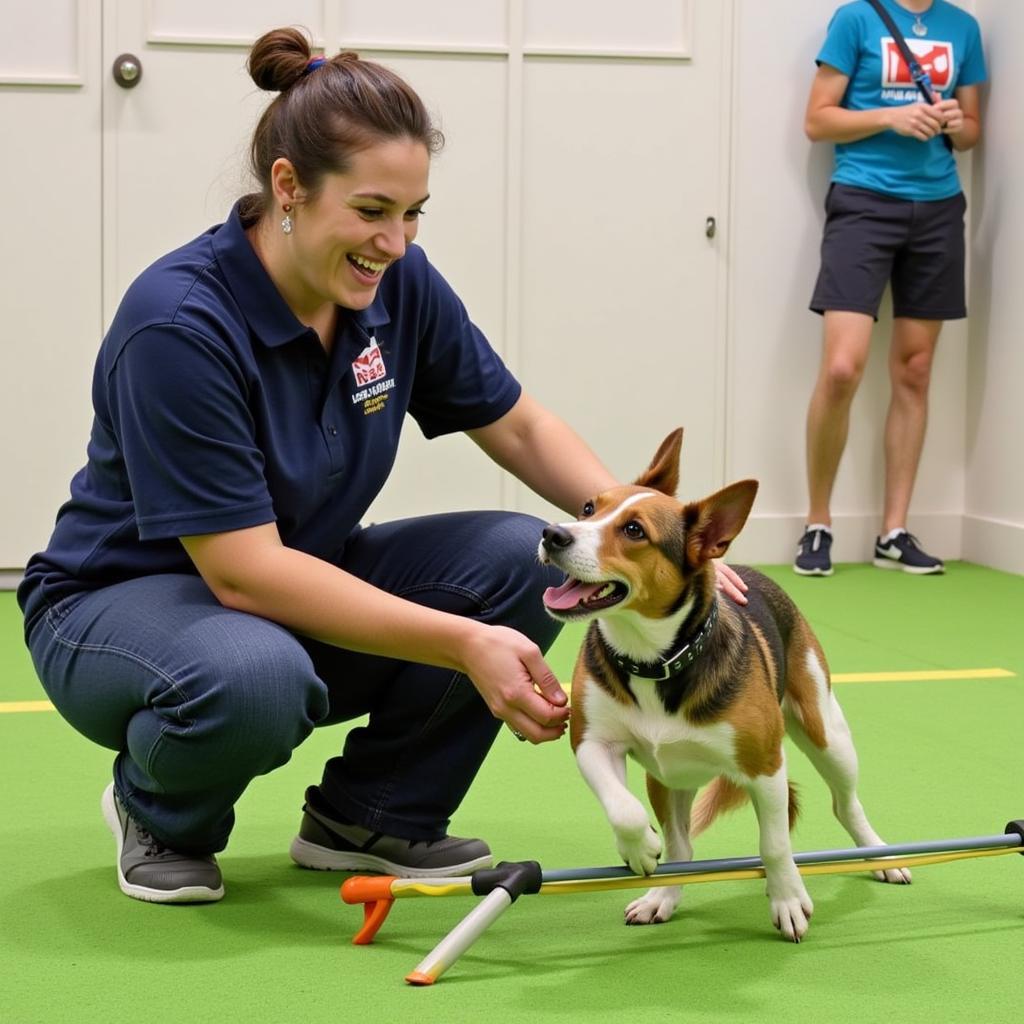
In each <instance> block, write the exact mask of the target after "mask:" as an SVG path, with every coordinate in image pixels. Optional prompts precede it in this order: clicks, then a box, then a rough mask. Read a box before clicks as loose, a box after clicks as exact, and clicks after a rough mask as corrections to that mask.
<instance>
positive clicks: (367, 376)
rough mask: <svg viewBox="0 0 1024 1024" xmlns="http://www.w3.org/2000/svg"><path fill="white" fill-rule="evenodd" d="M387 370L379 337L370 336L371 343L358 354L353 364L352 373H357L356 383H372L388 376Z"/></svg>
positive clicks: (358, 384) (361, 384)
mask: <svg viewBox="0 0 1024 1024" xmlns="http://www.w3.org/2000/svg"><path fill="white" fill-rule="evenodd" d="M387 372H388V371H387V370H386V369H385V368H384V357H383V356H382V355H381V353H380V346H379V345H378V344H377V339H376V338H370V344H369V345H367V346H366V348H364V349H363V351H362V352H360V353H359V355H357V356H356V359H355V362H354V363H353V364H352V373H353V374H354V375H355V378H356V384H357V386H359V387H364V386H365V385H367V384H372V383H373V382H374V381H375V380H380V379H381V377H384V376H386V375H387Z"/></svg>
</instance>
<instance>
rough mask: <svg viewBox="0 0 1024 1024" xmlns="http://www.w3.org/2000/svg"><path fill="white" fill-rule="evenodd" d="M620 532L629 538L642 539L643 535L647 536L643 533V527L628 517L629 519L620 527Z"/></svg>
mask: <svg viewBox="0 0 1024 1024" xmlns="http://www.w3.org/2000/svg"><path fill="white" fill-rule="evenodd" d="M622 532H623V533H624V534H625V535H626V536H627V537H628V538H629V539H630V540H643V539H644V537H646V536H647V534H646V533H644V528H643V527H642V526H641V525H640V524H639V523H638V522H637V521H636V520H635V519H630V521H629V522H628V523H626V525H625V526H624V527H623V528H622Z"/></svg>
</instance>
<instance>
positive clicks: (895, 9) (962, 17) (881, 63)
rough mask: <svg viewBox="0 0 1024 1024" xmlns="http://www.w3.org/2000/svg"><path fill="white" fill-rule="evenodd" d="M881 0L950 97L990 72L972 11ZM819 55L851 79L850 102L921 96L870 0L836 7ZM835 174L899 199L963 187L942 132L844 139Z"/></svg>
mask: <svg viewBox="0 0 1024 1024" xmlns="http://www.w3.org/2000/svg"><path fill="white" fill-rule="evenodd" d="M882 2H883V3H884V4H885V6H886V7H887V8H888V10H889V13H890V14H891V15H892V17H893V20H894V21H895V22H896V24H897V26H898V27H899V29H900V31H901V32H902V33H903V35H904V38H905V39H906V40H907V45H908V46H909V47H910V50H911V52H912V53H913V54H914V55H915V56H916V57H917V60H918V63H920V65H921V66H922V68H924V70H925V71H926V72H928V75H929V76H930V78H931V80H932V88H933V91H934V92H935V93H936V94H937V95H939V96H941V98H943V99H948V98H949V97H951V96H953V95H954V93H955V92H956V89H957V88H958V87H960V86H964V85H976V84H977V83H978V82H983V81H984V80H985V77H986V74H985V57H984V54H983V52H982V48H981V33H980V31H979V30H978V23H977V21H975V20H974V18H973V17H972V16H971V15H970V14H968V13H967V12H966V11H962V10H961V9H960V8H959V7H956V6H955V5H954V4H951V3H947V0H933V2H932V5H931V7H929V8H928V10H927V11H925V12H924V13H923V14H919V15H915V14H913V13H911V12H910V11H908V10H906V9H905V8H903V7H901V6H900V5H899V4H898V3H896V0H882ZM915 24H916V25H917V26H918V30H917V32H915V31H914V26H915ZM922 29H923V30H924V31H923V34H921V33H922ZM817 62H818V63H819V64H828V65H830V66H831V67H834V68H835V69H836V70H837V71H839V72H841V73H842V74H844V75H846V76H847V77H848V78H849V79H850V84H849V86H848V87H847V89H846V94H845V95H844V96H843V102H842V105H843V106H844V107H846V108H847V109H848V110H872V109H876V108H878V107H889V106H900V105H902V104H906V103H919V102H921V94H920V93H919V92H918V90H917V86H916V85H914V82H913V79H912V78H911V77H910V69H909V68H908V67H907V65H906V62H905V61H904V60H903V57H902V56H901V54H900V52H899V49H898V48H897V46H896V44H895V42H894V41H893V39H892V37H891V36H890V34H889V31H888V29H886V27H885V23H884V22H883V21H882V19H881V18H880V17H879V16H878V12H877V11H875V9H874V8H873V7H872V6H871V4H869V3H868V2H867V0H853V2H852V3H848V4H844V5H843V6H842V7H840V8H839V9H838V10H837V11H836V13H835V14H834V15H833V16H832V21H831V22H830V23H829V26H828V34H827V36H826V38H825V43H824V45H823V46H822V48H821V52H820V53H819V54H818V56H817ZM832 180H833V181H835V182H839V183H841V184H843V185H855V186H857V187H858V188H867V189H871V190H872V191H874V192H882V193H884V194H885V195H890V196H896V197H898V198H900V199H913V200H930V199H948V198H949V197H950V196H955V195H956V194H957V193H958V192H959V191H960V179H959V176H958V175H957V171H956V161H955V160H954V159H953V155H952V153H950V151H949V150H948V149H947V148H946V146H945V144H944V143H943V141H942V137H941V136H936V137H935V138H933V139H929V140H928V141H927V142H921V141H919V140H918V139H913V138H908V137H906V136H903V135H897V134H896V132H894V131H891V130H889V131H884V132H879V133H878V134H876V135H872V136H869V137H868V138H866V139H861V140H859V141H858V142H848V143H837V144H836V165H835V173H834V174H833V175H832Z"/></svg>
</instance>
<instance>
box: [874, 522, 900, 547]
mask: <svg viewBox="0 0 1024 1024" xmlns="http://www.w3.org/2000/svg"><path fill="white" fill-rule="evenodd" d="M906 532H907V529H906V527H905V526H897V527H896V528H895V529H892V530H890V531H889V532H888V533H887V534H886V535H885V536H884V537H879V538H878V539H879V540H880V541H881V542H882V543H883V544H888V543H889V542H890V541H893V540H895V539H896V538H897V537H898V536H899V535H900V534H901V533H906Z"/></svg>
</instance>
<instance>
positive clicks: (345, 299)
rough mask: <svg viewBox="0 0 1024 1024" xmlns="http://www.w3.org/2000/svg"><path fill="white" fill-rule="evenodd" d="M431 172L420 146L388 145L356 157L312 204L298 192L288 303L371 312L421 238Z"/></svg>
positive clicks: (332, 177)
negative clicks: (391, 272)
mask: <svg viewBox="0 0 1024 1024" xmlns="http://www.w3.org/2000/svg"><path fill="white" fill-rule="evenodd" d="M429 172H430V154H429V153H428V152H427V148H426V146H424V145H423V143H421V142H418V141H415V140H412V139H389V140H387V141H384V142H378V143H376V144H374V145H372V146H370V147H368V148H367V149H363V150H360V151H359V152H357V153H355V154H354V155H353V157H352V160H351V164H350V166H349V169H348V170H347V171H346V172H345V173H344V174H328V175H326V176H325V177H324V179H323V182H322V184H321V188H320V190H319V191H318V193H317V195H316V196H315V197H314V198H312V199H302V198H301V188H298V189H296V199H297V200H298V201H297V202H296V203H295V204H294V209H293V211H292V213H291V216H292V219H293V221H294V229H293V231H292V233H291V234H290V235H289V236H288V239H287V241H288V243H290V244H289V245H288V248H289V249H290V250H291V256H292V259H291V261H290V262H291V271H292V272H291V273H290V274H289V275H288V277H289V278H290V280H289V281H288V282H287V284H286V290H287V291H288V292H289V293H290V295H289V298H290V299H291V300H293V301H295V302H297V303H298V305H299V306H300V307H302V308H306V309H315V308H317V307H322V306H324V305H325V304H327V303H331V304H336V305H339V306H344V307H345V308H346V309H365V308H366V307H367V306H369V305H370V304H371V303H372V302H373V300H374V297H375V296H376V294H377V287H378V285H379V284H380V281H381V277H382V276H383V274H384V272H385V271H386V270H387V268H388V266H390V265H391V264H392V263H394V262H395V261H396V260H400V259H401V258H402V257H403V256H404V255H405V250H406V246H408V244H409V243H410V242H411V241H412V240H413V239H414V238H415V237H416V232H417V230H418V228H419V217H420V214H421V212H422V207H423V204H424V203H425V202H426V201H427V198H428V192H427V180H428V177H429Z"/></svg>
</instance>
